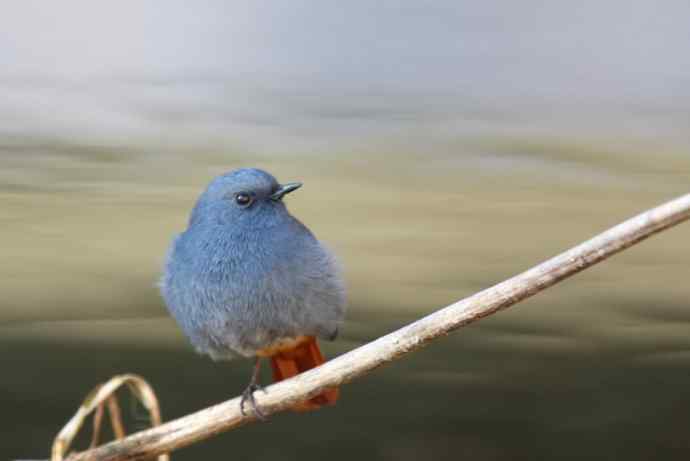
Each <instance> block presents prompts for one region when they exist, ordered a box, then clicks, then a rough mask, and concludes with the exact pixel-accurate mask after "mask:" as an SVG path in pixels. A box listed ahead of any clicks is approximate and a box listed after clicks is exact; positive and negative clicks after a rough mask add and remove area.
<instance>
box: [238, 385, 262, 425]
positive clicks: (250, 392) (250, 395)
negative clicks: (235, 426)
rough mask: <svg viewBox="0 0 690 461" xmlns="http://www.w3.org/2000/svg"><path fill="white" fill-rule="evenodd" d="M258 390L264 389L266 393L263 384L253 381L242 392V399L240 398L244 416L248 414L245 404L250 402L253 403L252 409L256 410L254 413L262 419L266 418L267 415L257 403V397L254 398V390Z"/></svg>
mask: <svg viewBox="0 0 690 461" xmlns="http://www.w3.org/2000/svg"><path fill="white" fill-rule="evenodd" d="M256 391H264V393H266V389H264V387H263V386H261V385H259V384H256V383H251V384H250V385H249V386H247V388H246V389H245V390H244V392H242V400H240V411H241V412H242V416H247V413H246V412H245V411H244V404H245V403H247V402H249V405H251V407H252V410H254V414H255V415H256V417H257V418H259V419H260V420H261V421H265V420H266V415H265V414H264V413H263V412H262V411H261V410H259V407H258V406H257V405H256V399H255V398H254V392H256Z"/></svg>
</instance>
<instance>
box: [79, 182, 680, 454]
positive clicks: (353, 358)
mask: <svg viewBox="0 0 690 461" xmlns="http://www.w3.org/2000/svg"><path fill="white" fill-rule="evenodd" d="M688 218H690V194H686V195H684V196H682V197H679V198H677V199H675V200H673V201H671V202H668V203H665V204H663V205H661V206H659V207H657V208H654V209H651V210H649V211H646V212H644V213H642V214H640V215H638V216H636V217H634V218H632V219H629V220H628V221H625V222H624V223H622V224H620V225H618V226H616V227H613V228H611V229H609V230H607V231H606V232H604V233H602V234H599V235H598V236H596V237H594V238H592V239H590V240H588V241H586V242H584V243H582V244H581V245H578V246H576V247H574V248H572V249H570V250H568V251H566V252H564V253H562V254H560V255H558V256H556V257H554V258H552V259H550V260H548V261H546V262H543V263H541V264H539V265H538V266H535V267H534V268H532V269H529V270H528V271H526V272H523V273H522V274H519V275H517V276H515V277H513V278H511V279H509V280H506V281H504V282H502V283H499V284H498V285H495V286H493V287H491V288H488V289H486V290H484V291H481V292H479V293H477V294H475V295H473V296H470V297H469V298H465V299H463V300H461V301H458V302H456V303H454V304H452V305H450V306H448V307H446V308H443V309H440V310H438V311H436V312H434V313H432V314H430V315H428V316H426V317H424V318H422V319H420V320H418V321H416V322H414V323H412V324H410V325H407V326H405V327H403V328H401V329H399V330H397V331H395V332H393V333H390V334H388V335H386V336H383V337H381V338H379V339H377V340H375V341H373V342H370V343H368V344H365V345H364V346H361V347H359V348H357V349H355V350H353V351H350V352H348V353H346V354H344V355H341V356H340V357H337V358H335V359H333V360H331V361H329V362H327V363H325V364H323V365H321V366H320V367H318V368H316V369H313V370H310V371H308V372H306V373H303V374H300V375H298V376H296V377H294V378H292V379H289V380H286V381H282V382H280V383H277V384H274V385H272V386H270V387H268V388H267V391H268V392H267V393H266V394H264V393H261V392H259V393H257V394H256V398H257V401H258V404H259V405H260V406H261V409H262V411H263V412H264V413H265V414H267V415H269V414H272V413H276V412H278V411H281V410H284V409H286V408H289V407H290V406H292V405H293V404H294V403H296V402H298V401H302V400H305V399H307V398H309V397H311V396H314V395H316V394H318V393H320V392H321V391H323V390H324V389H325V388H327V387H332V386H338V385H341V384H344V383H346V382H349V381H351V380H353V379H355V378H357V377H360V376H362V375H364V374H366V373H368V372H369V371H371V370H373V369H374V368H377V367H379V366H381V365H383V364H385V363H386V362H390V361H392V360H395V359H397V358H399V357H401V356H402V355H404V354H406V353H408V352H411V351H414V350H417V349H419V348H421V347H422V346H423V345H424V344H426V343H427V342H429V341H431V340H432V339H434V338H437V337H439V336H442V335H446V334H448V333H449V332H451V331H453V330H455V329H457V328H459V327H461V326H463V325H466V324H468V323H471V322H474V321H475V320H479V319H481V318H483V317H486V316H488V315H491V314H494V313H496V312H498V311H500V310H502V309H505V308H507V307H509V306H512V305H513V304H516V303H518V302H519V301H521V300H523V299H525V298H528V297H530V296H532V295H534V294H536V293H538V292H539V291H542V290H544V289H546V288H548V287H550V286H552V285H554V284H556V283H558V282H559V281H561V280H563V279H565V278H566V277H569V276H571V275H573V274H576V273H577V272H580V271H581V270H584V269H586V268H588V267H590V266H592V265H594V264H596V263H598V262H600V261H603V260H604V259H606V258H608V257H609V256H611V255H613V254H615V253H618V252H619V251H622V250H624V249H626V248H628V247H630V246H631V245H634V244H636V243H638V242H640V241H642V240H644V239H646V238H647V237H650V236H651V235H653V234H655V233H657V232H660V231H663V230H665V229H667V228H669V227H671V226H674V225H676V224H679V223H681V222H682V221H685V220H687V219H688ZM239 402H240V399H239V398H234V399H232V400H228V401H226V402H223V403H221V404H218V405H214V406H212V407H210V408H206V409H204V410H201V411H198V412H196V413H193V414H191V415H188V416H185V417H183V418H179V419H176V420H174V421H170V422H168V423H166V424H164V425H162V426H159V427H156V428H153V429H148V430H146V431H142V432H139V433H137V434H134V435H131V436H129V437H127V438H125V439H123V440H121V441H116V442H111V443H109V444H107V445H104V446H101V447H98V448H96V449H93V450H88V451H86V452H83V453H78V454H75V455H72V456H70V457H69V461H85V460H89V459H91V460H99V461H123V460H137V459H144V458H150V457H151V456H155V455H159V454H161V453H167V452H170V451H173V450H175V449H178V448H181V447H184V446H187V445H190V444H192V443H195V442H198V441H200V440H204V439H207V438H209V437H212V436H214V435H216V434H219V433H221V432H223V431H227V430H229V429H232V428H234V427H238V426H241V425H243V424H246V423H248V422H251V421H254V420H255V419H256V417H255V416H253V415H248V416H243V415H242V414H241V412H240V407H239Z"/></svg>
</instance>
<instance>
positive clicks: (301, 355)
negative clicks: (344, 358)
mask: <svg viewBox="0 0 690 461" xmlns="http://www.w3.org/2000/svg"><path fill="white" fill-rule="evenodd" d="M324 362H325V360H324V358H323V355H321V351H320V350H319V345H318V344H317V343H316V338H314V337H313V336H309V337H308V338H307V340H306V341H303V342H301V343H299V344H298V345H297V346H295V347H294V348H293V349H288V350H283V351H280V352H278V353H277V354H275V355H273V356H271V368H273V380H274V381H282V380H283V379H287V378H290V377H292V376H295V375H298V374H300V373H302V372H303V371H307V370H310V369H312V368H314V367H316V366H318V365H321V364H322V363H324ZM338 393H339V392H338V388H337V387H331V388H329V389H326V390H325V391H323V392H322V393H321V394H319V395H316V396H314V397H312V398H311V399H309V400H307V401H304V402H300V403H298V404H297V405H295V406H294V407H292V409H293V410H295V411H310V410H316V409H317V408H320V407H322V406H324V405H334V404H335V401H336V400H338Z"/></svg>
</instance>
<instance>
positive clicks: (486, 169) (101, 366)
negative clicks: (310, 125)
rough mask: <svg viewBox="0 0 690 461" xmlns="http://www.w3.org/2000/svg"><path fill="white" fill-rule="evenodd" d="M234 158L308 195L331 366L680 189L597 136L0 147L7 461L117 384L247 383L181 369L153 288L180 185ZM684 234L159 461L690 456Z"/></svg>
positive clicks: (300, 210) (36, 451)
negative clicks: (335, 296)
mask: <svg viewBox="0 0 690 461" xmlns="http://www.w3.org/2000/svg"><path fill="white" fill-rule="evenodd" d="M239 166H257V167H261V168H265V169H267V170H269V171H271V172H273V173H274V174H275V175H276V176H277V177H278V178H279V179H280V180H283V181H288V180H299V181H303V182H304V183H305V187H304V188H303V189H302V190H300V191H299V193H296V194H294V195H292V196H291V197H290V199H289V202H288V205H289V207H290V209H291V210H292V211H293V212H294V213H295V214H296V215H297V216H298V217H299V218H300V219H302V220H303V221H304V222H305V223H307V224H308V225H309V226H310V227H311V228H312V230H314V232H315V233H316V234H317V236H319V237H320V238H321V239H322V240H324V241H326V242H327V243H328V244H329V245H330V246H331V247H332V248H333V249H334V251H335V252H336V253H337V254H338V255H339V256H340V258H341V260H342V262H343V265H344V267H345V269H346V278H347V281H348V288H349V293H350V300H351V303H350V311H349V314H348V319H347V322H346V324H345V326H344V328H343V329H342V335H341V337H340V338H339V339H338V340H337V341H336V342H335V343H333V344H328V345H325V347H324V348H325V350H326V353H327V355H328V356H331V357H332V356H335V355H337V354H340V353H342V352H344V351H346V350H349V349H352V348H354V347H357V346H358V345H360V344H363V343H365V342H367V341H369V340H372V339H374V338H376V337H378V336H380V335H382V334H384V333H386V332H389V331H391V330H393V329H396V328H398V327H400V326H402V325H404V324H406V323H408V322H410V321H412V320H414V319H415V318H417V317H419V316H421V315H423V314H425V313H428V312H431V311H433V310H435V309H437V308H439V307H442V306H445V305H447V304H449V303H451V302H453V301H455V300H457V299H460V298H462V297H464V296H466V295H469V294H472V293H473V292H475V291H477V290H480V289H482V288H485V287H488V286H490V285H492V284H494V283H496V282H499V281H501V280H503V279H504V278H507V277H509V276H511V275H514V274H516V273H518V272H520V271H522V270H524V269H526V268H528V267H530V266H532V265H534V264H536V263H538V262H540V261H542V260H544V259H546V258H548V257H550V256H552V255H554V254H556V253H558V252H560V251H561V250H563V249H566V248H568V247H570V246H572V245H574V244H576V243H579V242H580V241H582V240H584V239H586V238H588V237H590V236H592V235H594V234H596V233H598V232H599V231H602V230H604V229H606V228H608V227H610V226H612V225H614V224H616V223H618V222H620V221H622V220H623V219H625V218H627V217H629V216H631V215H632V214H635V213H637V212H639V211H642V210H644V209H646V208H649V207H651V206H654V205H656V204H658V203H661V202H663V201H664V200H667V199H670V198H673V197H675V196H677V195H680V194H683V193H686V192H687V188H688V184H689V183H690V156H689V155H688V154H687V150H686V149H684V148H682V146H681V147H669V146H666V145H661V144H654V143H648V144H644V143H639V144H637V145H634V146H631V145H625V144H622V143H620V142H611V141H606V140H602V139H592V140H591V141H587V142H583V141H582V139H581V138H577V140H573V139H571V138H568V137H564V138H557V137H528V136H495V137H481V138H472V139H463V140H455V141H453V143H448V144H446V145H445V146H444V148H443V149H436V150H435V151H434V152H433V153H431V152H426V151H424V150H423V149H420V148H419V147H418V146H416V147H414V146H408V147H405V145H404V143H402V144H396V145H393V146H392V147H386V148H382V147H381V146H376V147H375V148H372V149H371V150H369V151H359V152H347V151H344V152H331V153H330V154H328V155H316V154H290V153H285V154H281V155H274V156H265V155H257V154H251V155H250V154H247V153H242V152H241V151H237V152H234V151H233V150H232V149H220V148H219V149H208V148H206V149H197V150H193V151H192V150H184V149H177V150H172V149H166V148H164V147H158V148H157V149H154V150H151V149H149V148H147V147H142V146H134V147H131V146H130V147H129V148H127V149H123V148H120V147H117V148H116V147H108V146H107V145H105V146H104V145H98V144H88V143H83V142H80V143H70V142H66V141H60V142H58V141H56V140H54V139H48V140H43V141H40V142H39V141H37V140H36V139H34V138H27V139H23V138H12V139H8V140H6V142H3V143H2V145H1V146H0V202H1V203H2V206H1V207H0V229H2V231H1V232H2V237H3V238H2V241H3V248H2V256H3V258H2V259H3V262H4V264H3V265H2V266H0V292H1V293H2V294H3V300H2V303H1V304H0V369H1V370H2V379H0V408H2V409H3V413H4V418H2V422H1V423H0V434H2V443H1V444H0V457H1V458H3V459H8V458H10V459H12V458H38V457H47V456H48V453H49V447H50V444H51V441H52V438H53V437H54V435H55V434H56V432H57V431H58V430H59V429H60V428H61V427H62V425H63V424H64V423H65V422H66V421H67V419H68V418H69V417H70V416H71V414H72V413H73V412H74V411H75V410H76V408H77V406H78V404H79V402H80V401H81V400H82V398H83V397H84V396H85V394H86V393H87V392H88V391H89V390H90V389H91V388H92V387H93V386H94V385H95V384H96V383H98V382H101V381H103V380H105V379H107V378H108V377H109V376H111V375H113V374H117V373H122V372H135V373H139V374H141V375H143V376H145V377H146V378H147V379H149V380H150V382H151V383H152V384H153V386H154V387H155V389H156V391H157V392H158V394H159V398H160V400H161V404H162V408H163V414H164V418H165V419H166V420H168V419H172V418H175V417H179V416H182V415H184V414H186V413H189V412H191V411H194V410H196V409H200V408H202V407H204V406H207V405H210V404H212V403H216V402H220V401H222V400H225V399H228V398H230V397H233V396H236V395H237V394H238V392H239V391H240V390H241V389H242V388H243V386H244V384H245V382H246V380H247V377H248V374H249V371H250V364H249V363H248V362H244V361H237V362H230V363H213V362H212V361H210V360H208V359H206V358H203V357H200V356H197V355H195V354H194V353H193V352H192V351H191V350H190V348H189V347H188V345H187V344H186V342H185V340H184V338H183V337H182V335H181V334H180V332H179V331H178V330H177V328H176V326H175V325H174V324H173V322H172V321H171V320H170V319H169V318H168V316H167V315H166V312H165V310H164V308H163V306H162V304H161V300H160V298H159V296H158V294H157V291H156V288H155V283H156V279H157V277H158V274H159V270H160V267H161V264H162V261H163V258H164V254H165V250H166V247H167V245H168V243H169V241H170V238H171V236H172V234H173V233H175V232H179V231H180V230H182V229H183V228H184V225H185V221H186V217H187V213H188V211H189V209H190V208H191V206H192V205H193V203H194V201H195V199H196V196H197V195H198V193H199V192H200V191H201V189H202V188H203V187H204V186H205V184H206V183H207V182H208V181H209V180H210V179H211V178H212V177H213V176H215V175H217V174H220V173H222V172H224V171H226V170H229V169H232V168H236V167H239ZM686 227H687V226H681V227H679V228H677V229H673V230H671V231H669V232H667V233H663V234H661V235H659V236H657V237H655V238H653V239H651V240H650V241H647V242H644V243H643V244H642V245H640V246H639V247H635V248H633V249H631V250H629V251H627V252H625V253H623V254H621V255H619V256H617V257H615V258H614V259H612V260H609V261H606V262H605V263H603V264H602V265H601V266H598V267H596V268H593V269H592V270H588V271H586V272H584V273H582V274H580V275H578V276H576V277H575V278H573V279H571V280H569V281H566V282H565V283H563V284H561V285H558V286H557V287H555V288H553V289H551V290H548V291H547V292H545V293H543V294H540V295H538V296H537V297H535V298H533V299H531V300H528V301H526V302H524V303H521V304H520V305H518V306H516V307H515V308H513V309H510V310H509V311H506V312H504V313H501V314H499V315H496V316H494V317H491V318H488V319H485V320H482V321H481V322H479V323H476V324H473V325H471V326H469V327H467V328H463V329H461V330H459V331H458V332H456V333H454V334H453V335H451V336H449V337H447V338H444V339H441V340H439V341H436V342H434V343H433V344H431V345H430V346H429V347H427V348H426V349H424V350H423V351H421V352H418V353H415V354H412V355H410V356H408V357H406V358H404V359H403V360H400V361H397V362H395V363H392V364H390V365H388V366H386V367H384V368H381V369H378V370H376V371H375V372H373V373H371V374H370V375H368V376H367V377H365V378H363V379H360V380H357V381H355V382H354V383H352V384H349V385H347V386H345V387H344V389H343V393H342V397H341V401H340V402H339V403H338V405H337V406H335V407H333V408H329V409H325V410H322V411H319V412H314V413H310V414H302V415H297V414H282V415H278V416H275V417H272V418H271V419H270V421H269V422H267V423H262V424H254V425H251V426H247V427H243V428H240V429H238V430H236V431H233V432H231V433H228V434H223V435H220V436H218V437H216V438H214V439H212V440H210V441H208V442H203V443H200V444H197V445H195V446H193V447H191V448H188V449H185V450H182V451H180V452H176V453H174V455H173V459H175V460H185V459H187V460H192V459H212V458H227V457H236V458H239V459H245V458H250V459H276V458H280V459H296V458H299V459H302V460H306V459H323V458H324V457H328V458H329V459H352V458H354V457H362V458H366V459H381V460H385V459H403V460H407V459H409V460H412V459H420V458H428V459H457V458H461V457H466V458H468V459H470V458H471V459H474V460H509V459H510V460H515V459H530V460H533V459H582V458H588V459H602V460H603V459H613V458H617V459H631V460H632V459H640V460H642V459H650V458H659V459H679V460H680V459H687V456H688V454H690V442H688V440H689V439H688V437H687V435H686V433H687V427H688V423H690V415H689V410H690V394H688V391H687V390H688V388H689V387H690V373H688V370H689V368H688V367H689V365H690V335H689V334H688V333H690V303H689V302H688V295H690V289H689V288H688V286H687V284H686V283H685V281H686V280H687V275H688V267H689V264H690V243H689V240H688V236H689V235H690V234H689V230H688V228H686ZM265 376H266V378H267V377H268V373H265ZM135 425H136V421H135ZM82 442H83V441H82ZM83 446H84V445H83V444H82V447H83Z"/></svg>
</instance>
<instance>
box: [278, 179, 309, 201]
mask: <svg viewBox="0 0 690 461" xmlns="http://www.w3.org/2000/svg"><path fill="white" fill-rule="evenodd" d="M300 187H302V183H301V182H289V183H287V184H282V185H281V186H280V189H278V190H277V191H275V192H274V193H273V194H271V195H270V198H271V200H280V199H282V198H283V196H284V195H287V194H289V193H290V192H292V191H294V190H297V189H299V188H300Z"/></svg>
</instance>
